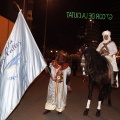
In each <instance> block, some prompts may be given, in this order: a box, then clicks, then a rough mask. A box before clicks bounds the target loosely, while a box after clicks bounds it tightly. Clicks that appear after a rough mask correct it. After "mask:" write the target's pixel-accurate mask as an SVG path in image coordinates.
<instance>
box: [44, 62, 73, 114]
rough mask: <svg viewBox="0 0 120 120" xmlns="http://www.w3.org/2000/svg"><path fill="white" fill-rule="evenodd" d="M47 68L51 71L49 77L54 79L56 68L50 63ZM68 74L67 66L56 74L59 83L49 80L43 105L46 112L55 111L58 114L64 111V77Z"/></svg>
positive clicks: (69, 71)
mask: <svg viewBox="0 0 120 120" xmlns="http://www.w3.org/2000/svg"><path fill="white" fill-rule="evenodd" d="M49 67H50V69H51V75H52V77H54V75H55V73H56V70H57V68H56V67H55V66H54V65H53V64H52V63H50V65H49ZM70 74H71V68H70V67H69V66H67V67H65V68H64V69H61V70H60V71H59V72H58V76H57V79H58V80H60V79H61V80H60V82H57V81H54V80H53V79H52V78H50V80H49V85H48V93H47V100H46V104H45V109H46V110H56V111H58V112H62V111H63V110H64V109H65V106H66V99H67V85H66V77H67V75H70Z"/></svg>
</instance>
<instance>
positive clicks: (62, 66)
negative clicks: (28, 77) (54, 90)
mask: <svg viewBox="0 0 120 120" xmlns="http://www.w3.org/2000/svg"><path fill="white" fill-rule="evenodd" d="M52 65H53V67H54V68H55V69H58V68H59V67H60V66H61V69H60V70H64V69H66V68H67V67H68V66H69V64H68V63H63V65H58V63H57V62H56V61H55V60H53V61H52Z"/></svg>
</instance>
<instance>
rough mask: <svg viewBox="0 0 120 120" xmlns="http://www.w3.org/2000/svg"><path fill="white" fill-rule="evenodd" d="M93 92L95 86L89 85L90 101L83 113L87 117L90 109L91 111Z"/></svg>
mask: <svg viewBox="0 0 120 120" xmlns="http://www.w3.org/2000/svg"><path fill="white" fill-rule="evenodd" d="M92 92H93V86H91V85H89V94H88V101H87V105H86V109H85V111H84V113H83V115H85V116H87V115H88V112H89V109H90V103H91V100H92Z"/></svg>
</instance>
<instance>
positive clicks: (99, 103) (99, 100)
mask: <svg viewBox="0 0 120 120" xmlns="http://www.w3.org/2000/svg"><path fill="white" fill-rule="evenodd" d="M103 100H104V94H103V87H101V88H100V92H99V96H98V106H97V111H96V116H97V117H100V112H101V104H102V103H103Z"/></svg>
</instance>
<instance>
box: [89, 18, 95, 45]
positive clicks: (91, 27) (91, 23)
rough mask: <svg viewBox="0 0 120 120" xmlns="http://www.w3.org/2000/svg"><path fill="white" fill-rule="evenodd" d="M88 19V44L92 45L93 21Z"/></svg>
mask: <svg viewBox="0 0 120 120" xmlns="http://www.w3.org/2000/svg"><path fill="white" fill-rule="evenodd" d="M89 21H90V46H92V29H93V23H94V21H93V20H92V19H90V20H89Z"/></svg>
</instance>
